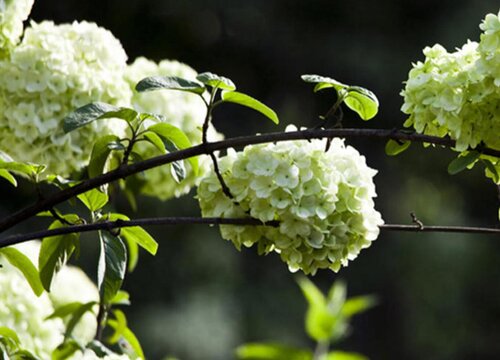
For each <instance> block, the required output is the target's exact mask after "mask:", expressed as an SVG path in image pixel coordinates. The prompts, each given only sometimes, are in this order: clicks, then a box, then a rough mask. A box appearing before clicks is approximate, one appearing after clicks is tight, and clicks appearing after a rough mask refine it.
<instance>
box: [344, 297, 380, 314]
mask: <svg viewBox="0 0 500 360" xmlns="http://www.w3.org/2000/svg"><path fill="white" fill-rule="evenodd" d="M377 304H378V301H377V298H376V297H375V296H369V295H365V296H355V297H352V298H349V299H347V300H346V301H345V303H344V306H342V310H341V313H342V316H344V317H346V318H349V317H351V316H353V315H357V314H359V313H362V312H364V311H366V310H368V309H371V308H372V307H374V306H376V305H377Z"/></svg>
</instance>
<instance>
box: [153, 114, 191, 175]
mask: <svg viewBox="0 0 500 360" xmlns="http://www.w3.org/2000/svg"><path fill="white" fill-rule="evenodd" d="M147 133H152V134H155V135H157V136H158V137H159V138H160V139H162V140H163V141H164V142H165V141H168V142H171V143H172V144H173V145H175V147H176V148H178V149H181V150H182V149H187V148H189V147H191V146H192V144H191V141H189V138H188V137H187V136H186V134H185V133H184V132H183V131H182V130H180V129H179V128H177V127H176V126H173V125H170V124H166V123H159V124H155V125H152V126H150V127H148V129H147ZM147 133H146V134H147ZM148 140H149V141H150V142H151V140H150V139H148ZM153 145H155V146H156V147H158V146H159V147H160V149H162V147H161V145H160V144H158V141H157V140H154V141H153ZM164 147H165V148H166V146H165V143H164ZM165 151H166V150H165ZM188 162H189V164H190V165H191V168H192V170H193V173H194V174H195V175H197V174H198V171H199V165H198V157H196V156H194V157H190V158H189V159H188Z"/></svg>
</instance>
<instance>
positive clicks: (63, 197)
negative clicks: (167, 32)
mask: <svg viewBox="0 0 500 360" xmlns="http://www.w3.org/2000/svg"><path fill="white" fill-rule="evenodd" d="M333 137H344V138H352V137H361V138H377V139H385V140H387V139H393V140H409V141H413V142H420V143H429V144H434V145H440V146H444V147H453V146H455V141H454V140H452V139H450V138H440V137H436V136H429V135H423V134H415V133H407V132H405V131H401V130H384V129H327V130H320V129H307V130H301V131H292V132H277V133H268V134H262V135H254V136H242V137H236V138H231V139H226V140H222V141H218V142H212V143H205V144H200V145H197V146H193V147H191V148H188V149H184V150H179V151H176V152H171V153H168V154H165V155H161V156H157V157H154V158H151V159H147V160H144V161H141V162H137V163H134V164H130V165H123V166H120V167H119V168H117V169H115V170H113V171H110V172H108V173H105V174H103V175H101V176H98V177H95V178H92V179H88V180H86V181H83V182H82V183H80V184H79V185H76V186H74V187H71V188H68V189H65V190H61V191H59V192H57V193H55V194H54V195H52V196H50V197H47V198H45V199H41V200H39V201H38V202H36V203H34V204H32V205H30V206H27V207H25V208H23V209H21V210H19V211H17V212H15V213H13V214H12V215H10V216H8V217H6V218H4V219H1V220H0V232H3V231H5V230H7V229H10V228H12V227H13V226H15V225H17V224H19V223H21V222H22V221H24V220H27V219H29V218H30V217H32V216H35V215H36V214H38V213H39V212H41V211H45V210H48V209H50V208H52V207H54V206H55V205H57V204H60V203H62V202H64V201H67V200H69V199H71V198H73V197H75V196H76V195H79V194H82V193H84V192H86V191H88V190H91V189H94V188H97V187H99V186H102V185H104V184H107V183H110V182H113V181H115V180H118V179H120V178H125V177H127V176H130V175H133V174H136V173H139V172H141V171H145V170H148V169H151V168H154V167H157V166H160V165H164V164H169V163H171V162H174V161H179V160H184V159H187V158H189V157H192V156H197V155H201V154H210V153H212V152H214V151H217V150H224V149H228V148H232V147H242V146H246V145H254V144H262V143H269V142H278V141H290V140H310V139H321V138H333ZM476 150H478V151H480V152H481V153H483V154H485V155H491V156H496V157H500V150H494V149H489V148H477V149H476Z"/></svg>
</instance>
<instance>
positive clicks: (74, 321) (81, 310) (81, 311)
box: [64, 301, 97, 338]
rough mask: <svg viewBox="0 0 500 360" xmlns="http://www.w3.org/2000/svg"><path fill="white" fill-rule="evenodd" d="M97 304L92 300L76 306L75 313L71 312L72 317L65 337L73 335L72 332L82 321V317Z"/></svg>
mask: <svg viewBox="0 0 500 360" xmlns="http://www.w3.org/2000/svg"><path fill="white" fill-rule="evenodd" d="M95 305H97V302H96V301H90V302H88V303H85V304H81V305H80V306H79V307H78V308H76V309H75V310H74V311H73V313H71V317H70V319H69V321H68V324H67V325H66V332H65V333H64V337H65V338H69V337H71V334H72V333H73V330H74V329H75V327H76V325H78V323H79V322H80V320H81V318H82V316H83V315H85V313H87V312H89V311H92V308H93V307H94V306H95Z"/></svg>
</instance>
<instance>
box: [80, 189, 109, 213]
mask: <svg viewBox="0 0 500 360" xmlns="http://www.w3.org/2000/svg"><path fill="white" fill-rule="evenodd" d="M77 197H78V199H80V201H81V202H82V203H83V204H84V205H85V206H86V207H87V209H89V210H90V211H92V212H94V211H97V210H100V209H102V208H103V207H104V206H105V205H106V204H107V203H108V199H109V198H108V195H107V194H105V193H103V192H101V191H99V190H97V189H92V190H89V191H86V192H84V193H83V194H79V195H78V196H77Z"/></svg>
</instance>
